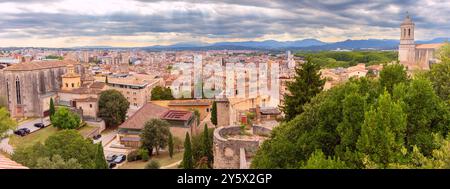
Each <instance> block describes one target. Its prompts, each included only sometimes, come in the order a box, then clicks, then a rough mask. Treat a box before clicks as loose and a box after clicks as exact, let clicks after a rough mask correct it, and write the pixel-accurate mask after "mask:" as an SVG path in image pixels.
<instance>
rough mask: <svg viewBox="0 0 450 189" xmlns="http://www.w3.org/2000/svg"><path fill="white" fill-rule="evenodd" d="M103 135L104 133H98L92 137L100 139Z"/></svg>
mask: <svg viewBox="0 0 450 189" xmlns="http://www.w3.org/2000/svg"><path fill="white" fill-rule="evenodd" d="M101 137H102V135H100V134H98V135H94V136H93V137H92V139H94V140H98V139H100V138H101Z"/></svg>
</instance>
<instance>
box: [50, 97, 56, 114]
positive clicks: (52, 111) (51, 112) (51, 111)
mask: <svg viewBox="0 0 450 189" xmlns="http://www.w3.org/2000/svg"><path fill="white" fill-rule="evenodd" d="M49 112H50V119H51V117H53V115H55V113H56V111H55V104H54V102H53V98H50V107H49Z"/></svg>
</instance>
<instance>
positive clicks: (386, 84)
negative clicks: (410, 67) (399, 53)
mask: <svg viewBox="0 0 450 189" xmlns="http://www.w3.org/2000/svg"><path fill="white" fill-rule="evenodd" d="M406 81H408V75H407V73H406V70H405V67H404V66H403V65H402V64H399V63H396V64H389V65H385V66H384V67H383V70H381V72H380V84H381V86H382V87H383V88H386V90H387V91H388V92H389V93H390V94H392V91H393V89H394V85H395V84H398V83H402V82H406Z"/></svg>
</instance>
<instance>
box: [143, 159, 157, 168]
mask: <svg viewBox="0 0 450 189" xmlns="http://www.w3.org/2000/svg"><path fill="white" fill-rule="evenodd" d="M160 167H161V165H160V164H159V162H158V161H156V160H150V161H149V162H148V163H147V165H146V166H145V169H159V168H160Z"/></svg>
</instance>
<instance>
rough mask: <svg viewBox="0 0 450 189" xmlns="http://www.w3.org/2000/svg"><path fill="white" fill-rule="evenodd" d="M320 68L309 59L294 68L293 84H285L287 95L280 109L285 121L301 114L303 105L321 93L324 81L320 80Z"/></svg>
mask: <svg viewBox="0 0 450 189" xmlns="http://www.w3.org/2000/svg"><path fill="white" fill-rule="evenodd" d="M319 70H320V67H319V66H318V65H317V64H315V63H314V62H313V61H312V60H311V58H308V59H307V61H306V62H305V63H304V64H302V66H301V67H297V68H295V73H296V76H295V78H294V81H293V82H289V83H288V84H287V88H288V90H289V93H287V94H285V96H284V105H283V106H282V107H281V108H282V110H283V112H284V114H285V119H286V120H292V119H294V118H295V116H296V115H298V114H301V113H302V112H303V105H304V104H306V103H308V102H309V101H310V100H311V98H312V97H314V96H316V94H317V93H319V92H321V91H322V89H323V85H324V84H325V80H323V79H321V78H320V73H319Z"/></svg>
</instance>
